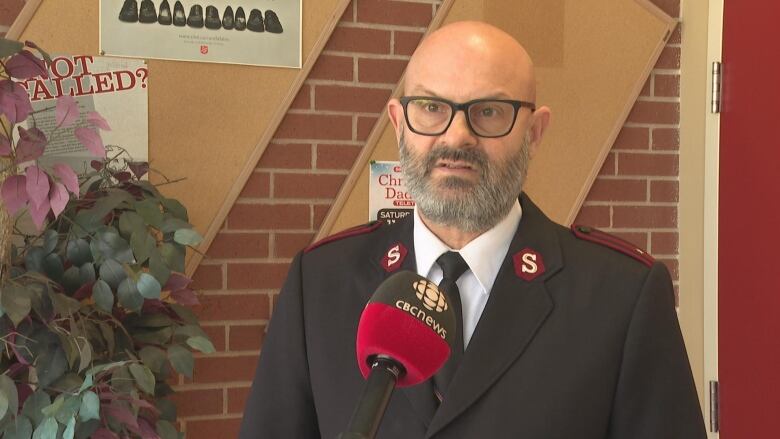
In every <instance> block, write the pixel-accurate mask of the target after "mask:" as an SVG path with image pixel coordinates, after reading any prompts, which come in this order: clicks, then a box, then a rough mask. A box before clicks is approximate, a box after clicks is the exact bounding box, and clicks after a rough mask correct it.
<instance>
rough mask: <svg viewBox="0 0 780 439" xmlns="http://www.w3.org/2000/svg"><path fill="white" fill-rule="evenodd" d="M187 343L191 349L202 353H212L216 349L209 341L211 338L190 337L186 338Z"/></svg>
mask: <svg viewBox="0 0 780 439" xmlns="http://www.w3.org/2000/svg"><path fill="white" fill-rule="evenodd" d="M187 344H188V345H189V346H190V347H192V348H193V349H197V350H199V351H201V352H203V353H204V354H213V353H214V352H215V351H216V349H214V345H213V344H212V343H211V340H209V339H208V338H206V337H190V338H188V339H187Z"/></svg>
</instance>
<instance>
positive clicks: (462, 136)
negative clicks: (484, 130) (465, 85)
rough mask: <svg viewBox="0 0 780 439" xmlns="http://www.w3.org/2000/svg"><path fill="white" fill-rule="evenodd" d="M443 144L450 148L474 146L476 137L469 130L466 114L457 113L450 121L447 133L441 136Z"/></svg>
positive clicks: (462, 112)
mask: <svg viewBox="0 0 780 439" xmlns="http://www.w3.org/2000/svg"><path fill="white" fill-rule="evenodd" d="M442 137H443V140H444V142H446V143H447V144H448V145H450V146H454V147H459V146H474V145H476V144H477V136H476V134H474V132H473V131H471V128H469V124H468V121H467V120H466V113H465V112H464V111H458V112H457V113H455V117H453V119H452V123H451V124H450V126H449V128H447V131H445V132H444V134H442Z"/></svg>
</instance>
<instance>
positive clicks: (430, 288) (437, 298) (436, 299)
mask: <svg viewBox="0 0 780 439" xmlns="http://www.w3.org/2000/svg"><path fill="white" fill-rule="evenodd" d="M412 286H413V287H414V292H415V294H416V295H417V298H418V299H420V301H421V302H422V304H423V306H425V307H426V308H428V310H430V311H436V312H444V311H447V299H446V298H445V297H444V294H443V293H442V292H441V291H439V288H438V287H436V285H435V284H433V283H432V282H429V281H427V280H419V281H417V282H415V283H413V284H412Z"/></svg>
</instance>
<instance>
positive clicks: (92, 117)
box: [87, 111, 111, 131]
mask: <svg viewBox="0 0 780 439" xmlns="http://www.w3.org/2000/svg"><path fill="white" fill-rule="evenodd" d="M87 122H89V123H90V124H92V125H93V126H95V127H97V128H100V129H101V130H105V131H111V126H109V125H108V122H106V120H105V119H103V116H101V115H100V113H98V112H97V111H90V112H89V113H87Z"/></svg>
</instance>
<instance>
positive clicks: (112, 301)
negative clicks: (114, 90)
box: [0, 39, 214, 439]
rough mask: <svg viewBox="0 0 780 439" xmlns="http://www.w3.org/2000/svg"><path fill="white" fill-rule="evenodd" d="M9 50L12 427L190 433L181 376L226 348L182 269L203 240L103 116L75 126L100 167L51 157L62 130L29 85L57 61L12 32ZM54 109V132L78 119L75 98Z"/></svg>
mask: <svg viewBox="0 0 780 439" xmlns="http://www.w3.org/2000/svg"><path fill="white" fill-rule="evenodd" d="M29 49H32V50H36V51H38V53H39V55H40V56H41V57H42V58H43V60H41V59H39V58H38V57H37V56H35V55H34V54H33V53H32V52H31V51H30V50H29ZM0 59H4V60H5V61H2V62H1V63H0V64H1V65H2V73H0V116H2V118H3V120H2V130H0V161H2V164H0V166H1V167H2V168H1V169H0V171H1V172H0V181H2V187H0V195H2V198H1V199H2V208H0V215H5V217H4V218H0V222H3V224H0V349H1V351H0V436H2V437H4V438H30V437H34V438H59V437H62V438H74V437H75V438H86V437H93V438H120V437H140V438H164V439H167V438H178V437H180V436H181V433H179V432H178V431H177V428H176V413H175V407H174V405H173V403H172V402H171V401H170V400H168V399H166V396H168V395H170V394H171V393H172V392H173V390H172V388H171V386H170V385H169V381H171V379H172V378H173V377H174V374H175V373H180V374H184V375H186V376H192V369H193V364H194V360H193V350H196V351H200V352H204V353H210V352H213V351H214V347H213V345H212V344H211V342H210V341H209V339H208V337H207V336H206V334H205V333H204V332H203V330H202V328H201V327H200V325H199V323H198V320H197V318H196V317H195V315H194V314H193V313H192V311H191V310H190V307H191V306H192V305H195V304H197V303H198V301H197V297H196V295H195V293H194V292H193V291H192V290H191V289H190V288H189V285H190V283H191V279H189V278H188V277H187V276H186V275H184V274H183V271H184V259H185V253H186V248H187V247H188V246H192V245H196V244H197V243H199V242H200V240H201V237H200V235H199V234H198V233H197V232H196V231H195V230H194V229H193V226H192V225H191V224H190V223H189V222H188V217H187V210H186V209H185V208H184V206H182V205H181V203H179V202H178V201H176V200H174V199H171V198H167V197H165V196H164V195H163V194H162V193H161V192H160V191H159V190H158V188H157V187H156V186H155V185H153V184H151V183H150V182H148V181H146V180H145V179H144V177H145V176H146V174H147V173H148V172H149V167H148V164H146V163H141V162H133V161H132V159H131V158H129V157H128V156H127V154H126V153H125V152H124V151H123V150H122V149H121V148H118V147H108V148H106V147H104V145H103V143H102V141H101V139H100V136H99V134H98V131H97V130H107V129H110V126H109V124H108V123H107V122H106V121H105V120H104V119H103V118H102V117H101V116H100V115H99V114H97V113H89V114H87V115H84V118H83V119H84V120H86V121H87V124H88V126H82V127H79V128H76V129H75V130H74V133H75V136H76V138H78V139H79V141H81V143H82V144H84V146H85V147H86V148H87V149H88V150H90V151H91V152H92V153H93V154H94V155H95V156H97V158H96V160H93V161H92V162H91V168H90V169H89V171H88V172H83V173H82V174H81V175H77V174H76V172H74V170H73V169H72V168H71V167H70V166H69V165H67V164H64V163H58V164H54V165H53V166H51V167H48V166H45V165H43V164H41V163H40V162H39V159H40V158H41V157H42V156H43V154H44V152H45V149H46V145H47V144H48V141H49V140H48V139H50V138H51V136H52V133H48V134H47V133H44V132H43V130H41V129H39V128H38V127H36V126H35V121H34V116H35V113H34V112H33V110H32V107H31V105H30V101H29V97H28V95H27V92H26V91H25V90H24V88H23V87H22V86H21V85H20V81H24V80H27V79H31V78H36V77H41V76H42V77H46V75H47V64H48V63H50V62H51V60H50V58H49V56H48V55H47V54H46V53H45V52H43V51H42V50H40V49H39V48H37V47H36V46H35V45H34V44H31V43H26V44H25V45H23V44H21V43H17V42H13V41H9V40H4V39H0ZM50 111H54V112H55V116H56V118H55V119H56V125H57V128H56V129H63V128H67V127H71V126H72V125H73V124H74V122H75V121H76V120H77V119H79V118H80V112H79V108H78V105H77V104H76V103H75V101H74V100H73V99H72V98H70V97H67V96H64V97H60V98H58V99H57V103H56V106H55V107H54V108H53V109H51V110H50ZM24 122H27V128H24V127H23V126H20V124H23V123H24ZM56 129H55V131H56ZM24 210H26V211H27V212H28V213H29V217H30V218H31V219H32V222H33V223H34V226H35V228H36V230H35V231H34V232H32V233H30V232H25V231H23V230H22V228H21V227H19V226H18V222H17V221H18V218H19V215H18V213H19V212H23V211H24ZM12 235H13V236H12ZM12 238H15V241H13V242H12Z"/></svg>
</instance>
